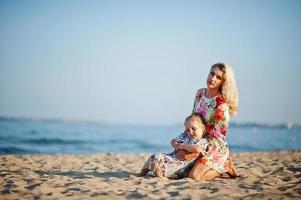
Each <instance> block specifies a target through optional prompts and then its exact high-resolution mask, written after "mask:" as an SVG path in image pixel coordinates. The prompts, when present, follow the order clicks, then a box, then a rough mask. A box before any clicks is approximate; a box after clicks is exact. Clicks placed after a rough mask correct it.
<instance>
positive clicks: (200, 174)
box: [188, 163, 219, 181]
mask: <svg viewBox="0 0 301 200" xmlns="http://www.w3.org/2000/svg"><path fill="white" fill-rule="evenodd" d="M218 176H219V173H218V172H216V171H214V170H212V169H211V168H210V167H208V166H207V165H205V164H201V163H195V165H194V166H193V168H192V169H191V170H190V172H189V174H188V177H189V178H192V179H194V180H197V181H199V180H204V181H207V180H211V179H214V178H215V177H218Z"/></svg>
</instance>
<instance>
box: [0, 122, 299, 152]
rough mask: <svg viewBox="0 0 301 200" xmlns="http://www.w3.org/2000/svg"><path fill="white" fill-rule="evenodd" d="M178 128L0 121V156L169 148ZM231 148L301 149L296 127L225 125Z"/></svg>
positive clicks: (239, 150)
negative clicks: (228, 126) (227, 126)
mask: <svg viewBox="0 0 301 200" xmlns="http://www.w3.org/2000/svg"><path fill="white" fill-rule="evenodd" d="M182 131H183V126H182V125H181V124H179V125H173V126H132V125H112V124H103V123H92V122H66V121H59V120H57V121H55V120H53V121H50V120H48V121H45V120H44V121H43V120H25V119H6V118H1V119H0V154H2V155H3V154H57V153H68V154H91V153H101V152H121V153H138V152H149V153H154V152H171V151H172V149H171V146H170V144H169V141H170V140H171V139H172V138H174V137H176V136H177V135H178V134H180V133H181V132H182ZM227 141H228V144H229V148H230V150H231V151H232V152H242V151H279V150H301V129H300V128H294V129H287V128H283V127H282V128H281V127H280V128H267V127H260V126H258V127H256V126H255V127H251V126H234V125H232V126H230V128H229V131H228V135H227Z"/></svg>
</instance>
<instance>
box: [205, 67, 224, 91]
mask: <svg viewBox="0 0 301 200" xmlns="http://www.w3.org/2000/svg"><path fill="white" fill-rule="evenodd" d="M223 76H224V72H223V71H221V70H220V69H219V68H218V67H214V68H212V69H211V70H210V73H209V74H208V78H207V87H208V88H210V89H219V88H220V87H221V86H222V85H223V83H224V81H225V80H224V78H223Z"/></svg>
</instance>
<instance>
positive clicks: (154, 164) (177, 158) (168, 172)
mask: <svg viewBox="0 0 301 200" xmlns="http://www.w3.org/2000/svg"><path fill="white" fill-rule="evenodd" d="M184 125H185V132H184V133H181V134H180V135H179V136H178V137H176V138H174V139H172V140H171V142H170V143H171V146H172V147H173V148H174V151H173V152H171V153H169V154H165V153H156V154H153V155H152V156H150V157H149V158H148V160H147V161H146V162H145V164H144V166H143V168H142V169H141V172H140V174H139V176H144V175H146V174H147V173H148V172H149V171H150V172H152V173H153V174H154V175H155V176H158V177H167V178H180V177H181V176H182V175H183V173H184V172H185V171H187V169H188V168H189V167H190V166H192V165H193V163H194V161H195V160H196V158H197V157H198V156H199V155H200V156H201V155H204V152H205V151H206V147H207V146H208V141H207V139H205V138H203V136H204V131H205V125H204V123H203V121H202V118H201V117H200V115H199V114H195V113H194V114H192V115H190V116H188V117H187V118H186V119H185V123H184ZM192 153H194V154H195V156H194V158H192V159H191V160H187V159H186V160H183V157H185V154H190V155H192ZM189 157H191V156H189Z"/></svg>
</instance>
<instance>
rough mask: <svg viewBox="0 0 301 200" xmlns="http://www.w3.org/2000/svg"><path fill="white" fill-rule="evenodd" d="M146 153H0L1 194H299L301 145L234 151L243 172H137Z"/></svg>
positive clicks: (192, 196)
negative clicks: (200, 175) (198, 176)
mask: <svg viewBox="0 0 301 200" xmlns="http://www.w3.org/2000/svg"><path fill="white" fill-rule="evenodd" d="M149 155H150V154H114V153H103V154H95V155H22V156H18V155H4V156H0V165H1V166H0V192H1V193H0V199H301V151H295V152H287V151H286V152H284V151H283V152H273V153H271V152H256V153H233V154H232V156H233V161H234V163H235V165H236V166H237V168H238V171H239V173H240V174H241V177H239V178H237V179H227V178H216V179H214V180H211V181H200V182H197V181H194V180H192V179H189V178H184V179H180V180H169V179H166V178H157V177H150V176H147V177H137V176H136V175H137V173H138V172H139V170H140V168H141V167H142V166H143V163H144V161H145V160H146V158H147V157H148V156H149Z"/></svg>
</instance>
